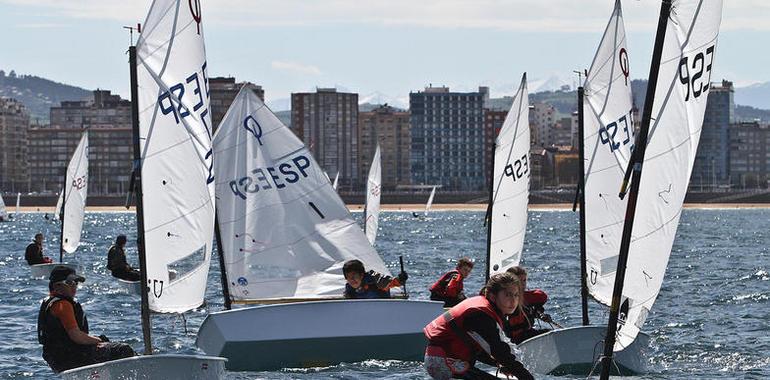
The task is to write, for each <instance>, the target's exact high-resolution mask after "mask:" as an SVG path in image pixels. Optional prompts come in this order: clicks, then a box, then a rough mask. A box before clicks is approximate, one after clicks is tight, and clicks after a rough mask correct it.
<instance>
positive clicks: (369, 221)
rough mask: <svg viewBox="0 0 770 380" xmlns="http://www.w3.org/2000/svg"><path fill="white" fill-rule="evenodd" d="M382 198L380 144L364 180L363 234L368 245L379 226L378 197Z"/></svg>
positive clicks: (375, 236)
mask: <svg viewBox="0 0 770 380" xmlns="http://www.w3.org/2000/svg"><path fill="white" fill-rule="evenodd" d="M381 196H382V162H381V158H380V144H377V148H376V149H375V151H374V156H373V157H372V165H371V166H370V167H369V176H368V178H367V180H366V205H365V206H364V232H365V233H366V238H367V239H368V240H369V244H371V245H374V241H375V240H376V239H377V229H378V228H379V225H380V197H381Z"/></svg>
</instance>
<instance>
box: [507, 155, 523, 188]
mask: <svg viewBox="0 0 770 380" xmlns="http://www.w3.org/2000/svg"><path fill="white" fill-rule="evenodd" d="M528 173H529V153H525V154H524V155H523V156H521V158H520V159H518V160H516V161H514V162H513V163H512V164H508V165H507V166H506V167H505V169H503V174H505V176H506V177H511V178H513V182H516V180H518V179H521V177H524V176H525V175H527V174H528Z"/></svg>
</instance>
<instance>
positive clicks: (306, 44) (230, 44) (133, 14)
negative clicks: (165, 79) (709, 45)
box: [0, 0, 770, 102]
mask: <svg viewBox="0 0 770 380" xmlns="http://www.w3.org/2000/svg"><path fill="white" fill-rule="evenodd" d="M612 3H613V1H612V0H601V1H600V0H590V1H581V2H580V3H579V4H577V3H574V2H571V1H567V0H553V1H549V2H547V3H545V4H544V3H543V2H536V1H529V0H526V1H524V0H519V1H510V2H505V3H502V2H497V1H491V0H482V1H474V2H471V1H460V0H445V1H441V2H440V4H439V1H438V0H424V1H421V2H420V3H419V4H413V3H411V2H407V1H402V0H394V1H391V2H387V3H378V2H373V1H352V0H338V1H333V2H313V3H307V2H302V1H299V0H295V1H276V0H265V1H245V0H227V1H217V2H203V3H202V4H201V6H202V7H203V13H202V17H203V25H204V27H205V34H206V40H207V56H208V62H209V67H210V72H209V74H210V76H211V77H215V76H234V77H236V78H238V80H245V81H251V82H253V83H256V84H259V85H262V86H263V88H264V89H265V93H266V98H267V99H266V100H267V101H268V102H276V101H281V100H283V101H288V98H289V96H290V94H291V93H293V92H307V91H313V90H314V89H315V88H316V87H338V88H341V89H343V90H347V91H351V92H356V93H359V94H361V98H362V100H363V99H365V98H366V97H368V96H375V97H380V98H382V99H384V100H386V101H387V100H389V99H401V100H402V101H403V100H404V99H406V100H408V97H409V92H411V91H419V90H422V89H423V88H424V87H425V86H427V85H429V84H431V83H432V84H433V85H446V86H449V87H450V88H451V89H452V90H453V91H465V92H470V91H474V90H475V89H477V88H478V86H489V87H490V91H491V96H493V97H499V96H503V95H510V94H512V93H513V91H514V90H515V82H516V81H517V80H518V78H519V77H520V75H521V73H522V72H524V71H527V72H528V73H529V77H530V78H533V80H532V81H531V82H532V83H533V84H535V83H536V82H537V80H538V79H540V80H547V79H549V78H556V79H557V82H558V80H561V81H563V82H566V83H567V84H571V85H573V86H574V84H576V82H577V78H576V77H573V74H572V70H575V69H582V68H586V67H587V66H589V65H590V61H591V59H592V58H593V54H594V51H595V49H596V45H597V44H598V42H599V38H600V37H601V33H602V31H603V30H604V27H605V26H606V22H607V18H608V17H609V14H610V12H611V8H612ZM149 4H150V1H141V2H129V3H124V2H118V1H114V0H102V1H94V0H85V1H81V2H76V3H75V2H60V1H52V0H0V24H2V25H3V26H2V31H3V34H4V35H6V36H12V38H5V39H4V42H3V49H2V50H3V51H5V52H6V53H4V54H3V55H2V56H0V68H2V69H4V70H6V71H10V70H11V69H13V70H16V71H17V73H19V74H33V75H38V76H43V77H46V78H50V79H53V80H56V81H61V82H65V83H68V84H72V85H76V86H80V87H84V88H87V89H96V88H108V89H112V90H114V92H115V93H118V94H120V95H121V96H122V97H124V98H128V65H127V56H126V55H125V54H124V53H125V50H126V48H127V46H128V42H129V36H128V32H127V31H126V30H124V29H123V28H122V27H123V26H124V25H135V24H136V23H138V22H143V21H144V20H143V18H144V13H145V12H146V9H147V8H148V7H149ZM659 4H660V3H659V1H653V0H641V1H624V2H623V9H624V13H625V19H626V28H627V30H628V39H629V50H630V56H631V75H630V76H631V78H639V79H645V78H646V77H647V71H648V70H649V56H650V52H651V48H652V43H653V39H654V29H655V24H656V22H657V13H658V11H659ZM767 19H770V4H767V2H763V1H756V0H745V1H741V2H734V1H733V2H725V4H724V16H723V21H722V31H721V33H720V41H719V52H718V55H717V56H716V59H715V64H716V68H715V72H714V74H713V77H712V80H714V81H719V80H721V79H722V78H727V79H730V80H733V81H734V82H735V83H736V86H737V87H741V86H745V85H748V84H753V83H760V82H767V81H770V73H768V72H766V71H765V70H763V68H762V67H760V65H759V64H758V63H757V62H762V61H767V55H768V53H766V52H764V51H762V50H760V49H754V48H753V46H765V45H767V44H768V43H770V24H769V23H767V22H766V20H767ZM134 39H136V35H134ZM76 41H80V42H76ZM249 42H251V43H249ZM8 52H11V53H10V54H9V53H8ZM744 52H751V54H750V55H746V54H745V53H744ZM763 56H764V57H765V58H762V57H763Z"/></svg>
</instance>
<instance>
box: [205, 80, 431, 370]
mask: <svg viewBox="0 0 770 380" xmlns="http://www.w3.org/2000/svg"><path fill="white" fill-rule="evenodd" d="M247 86H248V85H247ZM214 164H215V171H216V173H217V181H216V194H217V221H218V230H219V234H218V236H219V237H218V243H217V245H218V247H221V248H220V263H221V265H220V267H221V268H222V282H223V293H224V298H225V308H226V309H230V308H231V305H232V304H237V305H243V307H240V308H235V309H232V310H226V311H221V312H215V313H211V314H209V315H208V317H206V319H205V320H204V321H203V324H202V325H201V327H200V329H199V331H198V338H197V340H196V344H197V345H198V347H199V348H201V349H202V350H203V351H204V352H206V353H207V354H211V355H221V356H224V357H227V358H228V360H229V361H228V364H227V368H228V369H230V370H236V371H240V370H253V371H256V370H271V369H278V368H285V367H310V366H325V365H332V364H335V363H340V362H354V361H361V360H366V359H397V360H420V359H421V358H422V356H423V353H424V349H425V338H424V336H423V333H422V329H423V327H424V326H425V325H426V324H427V323H428V322H430V321H431V320H432V319H433V318H435V317H436V315H439V314H441V313H442V311H443V309H442V304H441V303H440V302H433V301H412V300H403V299H370V300H345V299H343V298H342V294H343V290H344V286H345V278H344V277H343V275H342V266H343V264H344V263H345V262H346V261H348V260H351V259H358V260H361V261H362V262H363V263H364V265H365V266H366V269H367V270H375V271H377V272H380V273H383V274H388V269H387V267H386V266H385V263H384V262H383V261H382V259H381V258H380V256H379V255H378V254H377V252H376V251H375V250H374V248H373V247H372V245H371V244H369V241H368V240H367V237H366V235H365V234H364V233H363V231H362V230H361V228H360V227H359V225H358V223H356V222H355V220H354V219H353V217H352V216H351V215H350V212H349V211H348V209H347V208H346V207H345V204H344V203H343V202H342V199H340V197H339V195H337V193H336V192H335V191H334V189H333V188H332V185H331V183H330V182H329V181H328V180H327V179H326V176H325V175H324V173H323V170H322V169H321V167H320V166H319V165H318V163H317V162H316V161H315V159H313V157H312V155H311V154H310V151H309V150H308V148H307V147H306V146H305V145H304V144H303V143H302V141H301V140H299V139H298V138H297V137H296V136H295V135H294V134H293V133H292V132H291V130H289V128H288V127H286V126H285V125H283V124H282V123H281V122H280V120H279V119H278V118H277V117H276V116H275V115H274V114H273V113H272V112H271V111H270V109H268V107H267V106H265V104H264V103H263V102H262V101H261V100H260V99H259V98H258V97H257V96H256V95H254V92H253V91H250V90H249V89H248V87H244V88H242V89H241V90H240V92H239V93H238V95H237V96H236V97H235V100H234V101H233V103H232V105H231V106H230V109H229V110H228V111H227V113H226V114H225V117H224V118H223V120H222V123H221V124H220V126H219V128H218V129H217V131H216V134H215V136H214ZM249 304H252V305H253V304H259V306H245V305H249ZM363 315H365V316H366V317H365V319H366V323H365V324H364V323H361V316H363Z"/></svg>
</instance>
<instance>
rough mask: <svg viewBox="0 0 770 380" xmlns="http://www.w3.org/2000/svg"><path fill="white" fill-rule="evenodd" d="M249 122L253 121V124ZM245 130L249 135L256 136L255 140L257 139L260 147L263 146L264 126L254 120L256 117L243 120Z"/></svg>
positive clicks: (247, 117)
mask: <svg viewBox="0 0 770 380" xmlns="http://www.w3.org/2000/svg"><path fill="white" fill-rule="evenodd" d="M249 121H251V123H249ZM243 128H246V130H247V131H249V133H251V134H252V135H254V138H255V139H257V142H258V143H259V146H262V126H261V125H259V122H258V121H257V119H255V118H254V116H251V115H249V116H246V119H244V120H243Z"/></svg>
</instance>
